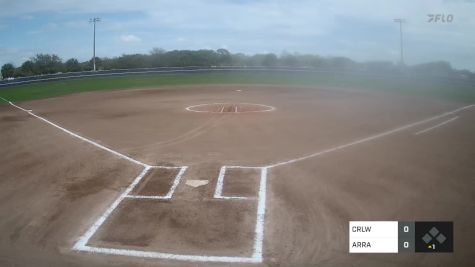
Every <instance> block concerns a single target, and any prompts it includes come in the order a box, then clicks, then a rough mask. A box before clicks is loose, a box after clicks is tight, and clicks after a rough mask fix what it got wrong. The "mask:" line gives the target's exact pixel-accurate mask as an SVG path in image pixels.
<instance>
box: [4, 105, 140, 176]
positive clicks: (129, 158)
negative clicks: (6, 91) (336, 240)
mask: <svg viewBox="0 0 475 267" xmlns="http://www.w3.org/2000/svg"><path fill="white" fill-rule="evenodd" d="M2 100H4V101H6V102H7V103H9V104H10V105H11V106H13V107H15V108H17V109H20V110H22V111H24V112H26V113H28V114H30V115H31V116H33V117H35V118H37V119H40V120H42V121H43V122H46V123H48V124H49V125H51V126H53V127H56V128H57V129H59V130H61V131H63V132H65V133H67V134H69V135H71V136H73V137H76V138H78V139H80V140H82V141H84V142H87V143H89V144H91V145H93V146H96V147H98V148H100V149H102V150H105V151H107V152H109V153H112V154H114V155H116V156H118V157H120V158H122V159H125V160H128V161H130V162H133V163H135V164H138V165H141V166H143V167H147V166H149V165H148V164H146V163H143V162H141V161H138V160H136V159H133V158H131V157H129V156H126V155H124V154H122V153H120V152H117V151H115V150H112V149H110V148H108V147H106V146H103V145H101V144H98V143H96V142H94V141H92V140H90V139H87V138H85V137H83V136H80V135H78V134H76V133H74V132H72V131H70V130H68V129H66V128H63V127H61V126H59V125H58V124H56V123H54V122H51V121H49V120H47V119H45V118H43V117H41V116H39V115H36V114H35V113H33V112H32V111H30V110H27V109H24V108H22V107H20V106H17V105H15V104H14V103H12V102H11V101H7V100H5V99H4V98H2Z"/></svg>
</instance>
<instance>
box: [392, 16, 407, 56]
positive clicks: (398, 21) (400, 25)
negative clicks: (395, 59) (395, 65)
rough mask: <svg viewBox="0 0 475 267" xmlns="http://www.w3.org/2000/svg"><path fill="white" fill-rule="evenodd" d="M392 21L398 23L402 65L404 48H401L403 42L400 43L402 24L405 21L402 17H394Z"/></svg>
mask: <svg viewBox="0 0 475 267" xmlns="http://www.w3.org/2000/svg"><path fill="white" fill-rule="evenodd" d="M394 22H397V23H399V35H400V40H401V44H400V46H401V65H404V50H403V43H402V24H403V23H404V22H406V21H405V20H404V19H394Z"/></svg>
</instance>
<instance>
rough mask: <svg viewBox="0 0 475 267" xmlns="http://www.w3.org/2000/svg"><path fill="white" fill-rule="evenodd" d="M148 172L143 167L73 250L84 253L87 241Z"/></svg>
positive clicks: (147, 168) (146, 168)
mask: <svg viewBox="0 0 475 267" xmlns="http://www.w3.org/2000/svg"><path fill="white" fill-rule="evenodd" d="M149 170H150V167H149V166H147V167H145V168H144V169H143V170H142V172H141V173H140V174H139V175H138V176H137V177H136V178H135V179H134V181H133V182H132V183H131V184H130V185H129V186H128V187H127V189H125V191H124V192H122V194H120V196H119V197H118V198H117V199H116V200H115V201H114V202H113V203H112V204H111V205H110V206H109V208H107V210H106V211H105V212H104V213H103V214H102V215H101V216H100V217H99V219H97V220H96V222H95V223H94V224H93V225H92V226H91V227H90V228H89V229H88V230H87V232H86V233H85V234H83V235H82V236H81V237H80V238H79V240H78V241H77V242H76V244H74V247H73V249H74V250H80V251H81V250H82V251H86V249H85V247H86V244H87V243H88V242H89V239H90V238H91V237H92V236H93V235H94V234H95V233H96V231H97V230H98V229H99V227H100V226H101V225H102V224H103V223H104V222H105V221H106V219H107V218H108V217H109V216H110V215H111V214H112V212H113V211H114V210H115V209H116V208H117V207H118V206H119V204H120V203H121V202H122V200H124V198H125V197H126V196H127V195H128V194H129V193H130V192H131V191H132V190H133V189H134V188H135V186H136V185H137V184H138V183H139V182H140V180H142V178H143V177H144V176H145V175H146V174H147V172H148V171H149Z"/></svg>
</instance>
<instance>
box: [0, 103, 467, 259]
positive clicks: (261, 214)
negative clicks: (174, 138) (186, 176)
mask: <svg viewBox="0 0 475 267" xmlns="http://www.w3.org/2000/svg"><path fill="white" fill-rule="evenodd" d="M0 99H2V100H3V101H5V102H7V103H9V104H10V105H12V106H13V107H15V108H18V109H20V110H22V111H25V112H27V113H28V114H30V115H32V116H34V117H36V118H38V119H40V120H42V121H44V122H46V123H48V124H50V125H52V126H54V127H56V128H58V129H60V130H62V131H63V132H66V133H68V134H70V135H72V136H74V137H76V138H78V139H80V140H83V141H85V142H88V143H90V144H92V145H94V146H96V147H98V148H100V149H103V150H106V151H108V152H110V153H112V154H114V155H116V156H118V157H120V158H123V159H126V160H128V161H130V162H133V163H136V164H139V165H141V166H143V167H144V169H143V170H142V172H141V173H140V174H139V175H138V176H137V177H136V178H135V179H134V181H133V182H132V183H131V184H130V185H129V186H128V187H127V189H126V190H125V191H124V192H123V193H122V194H121V195H120V196H119V197H118V198H117V199H116V200H115V201H114V202H113V203H112V204H111V205H110V206H109V208H108V209H107V210H106V211H105V212H104V213H103V214H102V215H101V216H100V217H99V218H98V219H97V220H96V222H95V223H94V224H93V225H92V226H91V227H90V228H89V229H88V231H87V232H86V233H85V234H84V235H82V236H81V237H80V238H79V240H78V241H77V242H76V244H75V245H74V247H73V249H75V250H79V251H87V252H93V253H105V254H116V255H125V256H136V257H148V258H163V259H174V260H185V261H203V262H240V263H260V262H262V260H263V257H262V253H263V241H264V222H265V209H266V190H267V172H268V169H270V168H273V167H277V166H282V165H286V164H291V163H295V162H298V161H302V160H306V159H309V158H312V157H316V156H320V155H323V154H326V153H330V152H334V151H337V150H341V149H344V148H347V147H350V146H353V145H357V144H361V143H364V142H369V141H372V140H375V139H378V138H381V137H384V136H387V135H391V134H394V133H396V132H400V131H403V130H406V129H409V128H411V127H414V126H417V125H421V124H424V123H427V122H430V121H433V120H436V119H439V118H443V117H446V116H449V115H454V114H455V113H457V112H460V111H462V110H465V109H468V108H472V107H475V105H468V106H464V107H461V108H458V109H455V110H453V111H449V112H445V113H442V114H440V115H437V116H433V117H430V118H427V119H424V120H421V121H417V122H414V123H410V124H406V125H404V126H401V127H398V128H395V129H392V130H389V131H386V132H382V133H379V134H376V135H372V136H369V137H366V138H363V139H359V140H356V141H353V142H350V143H347V144H344V145H340V146H337V147H333V148H329V149H326V150H323V151H319V152H316V153H313V154H310V155H307V156H303V157H299V158H295V159H292V160H288V161H283V162H279V163H275V164H272V165H268V166H263V167H247V166H223V167H221V170H220V173H219V176H218V182H217V185H216V191H215V194H214V197H215V198H241V197H225V196H222V188H223V183H224V175H225V172H226V168H253V169H256V168H259V169H260V170H261V179H260V183H259V193H258V203H257V214H256V215H257V218H256V226H255V236H254V248H253V254H252V256H251V257H228V256H202V255H182V254H170V253H160V252H150V251H140V250H128V249H115V248H101V247H92V246H88V245H87V243H88V242H89V240H90V238H91V237H92V236H93V235H94V234H95V232H96V231H97V230H98V229H99V227H100V226H101V225H102V224H103V223H104V222H105V221H106V220H107V218H108V217H109V216H110V215H111V214H112V212H113V211H114V210H115V209H116V208H117V207H118V206H119V204H120V203H121V202H122V201H123V200H124V199H125V198H126V197H130V195H129V193H130V192H131V191H132V190H133V189H134V188H135V187H136V186H137V184H138V183H139V182H140V181H141V180H142V179H143V177H144V176H145V175H146V174H147V173H148V172H149V170H150V169H151V168H154V167H155V168H156V167H161V166H150V165H148V164H145V163H142V162H140V161H138V160H135V159H132V158H130V157H128V156H126V155H124V154H121V153H119V152H117V151H114V150H112V149H110V148H107V147H105V146H103V145H100V144H98V143H96V142H94V141H92V140H89V139H87V138H85V137H82V136H80V135H78V134H76V133H73V132H71V131H69V130H67V129H65V128H63V127H61V126H59V125H57V124H55V123H53V122H51V121H49V120H47V119H45V118H43V117H41V116H38V115H36V114H34V113H33V112H32V111H31V110H26V109H24V108H22V107H20V106H17V105H15V104H13V103H12V102H10V101H8V100H6V99H4V98H2V97H0ZM189 108H191V107H188V108H187V110H189ZM457 118H458V117H454V118H452V119H449V120H447V121H445V122H443V123H440V124H438V125H435V126H433V127H431V128H428V129H425V130H423V131H421V132H425V131H429V130H431V129H433V128H436V127H439V126H441V125H443V124H446V123H448V122H450V121H452V120H455V119H457ZM416 134H417V133H416ZM169 168H174V167H169ZM177 168H178V167H177ZM179 168H181V169H180V172H179V174H178V175H177V177H176V179H175V181H174V184H173V185H172V188H171V189H170V191H169V192H168V193H167V195H166V196H165V197H169V198H171V196H172V195H173V192H174V191H175V189H176V187H177V186H178V184H179V182H180V179H181V176H182V175H183V173H184V172H185V171H186V169H187V166H184V167H179Z"/></svg>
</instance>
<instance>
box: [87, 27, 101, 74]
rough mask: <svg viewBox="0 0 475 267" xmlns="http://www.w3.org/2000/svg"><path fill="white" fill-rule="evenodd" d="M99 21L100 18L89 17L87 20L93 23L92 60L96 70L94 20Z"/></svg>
mask: <svg viewBox="0 0 475 267" xmlns="http://www.w3.org/2000/svg"><path fill="white" fill-rule="evenodd" d="M99 21H101V18H92V19H89V22H90V23H93V24H94V37H93V41H92V62H93V66H94V71H96V22H99Z"/></svg>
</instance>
